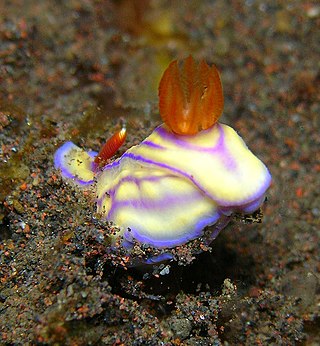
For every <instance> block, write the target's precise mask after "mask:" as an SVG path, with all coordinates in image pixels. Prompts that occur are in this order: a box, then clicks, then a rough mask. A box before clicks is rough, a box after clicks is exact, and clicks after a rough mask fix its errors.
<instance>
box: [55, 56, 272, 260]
mask: <svg viewBox="0 0 320 346" xmlns="http://www.w3.org/2000/svg"><path fill="white" fill-rule="evenodd" d="M166 85H167V86H168V90H167V89H166ZM159 94H160V95H159V98H160V107H159V108H160V114H161V116H162V118H163V120H164V121H165V124H162V125H160V126H159V127H157V128H156V129H155V130H154V131H153V132H152V133H151V135H150V136H149V137H147V138H146V139H145V140H144V141H143V142H141V143H140V144H139V145H137V146H133V147H132V148H130V149H129V150H127V151H126V152H125V153H124V154H123V155H122V156H121V157H120V158H118V159H117V160H115V161H113V162H111V163H107V164H106V165H105V166H104V167H102V168H101V169H99V170H97V169H96V166H95V157H97V153H95V152H85V151H84V150H82V149H80V148H79V147H77V146H76V145H74V144H73V143H71V142H67V143H65V144H64V145H63V146H62V147H60V148H59V149H58V150H57V151H56V153H55V157H54V164H55V167H56V168H57V169H60V170H61V174H62V176H63V177H64V178H66V179H72V180H73V181H74V182H75V183H76V184H78V185H79V186H82V187H83V188H86V187H88V186H92V185H94V186H95V189H96V196H97V201H96V203H97V211H98V213H99V214H100V215H101V217H102V218H104V219H106V220H108V221H112V222H114V223H115V224H116V225H118V226H119V227H120V228H119V229H120V231H119V232H118V233H117V234H116V235H113V236H112V237H113V238H114V240H118V239H122V245H123V246H124V247H126V248H127V249H128V251H129V252H130V249H131V247H132V246H133V243H135V242H138V243H141V244H146V245H149V246H151V247H154V248H157V249H167V248H168V249H170V248H174V247H176V246H179V245H183V244H185V243H187V242H189V241H191V240H193V239H196V238H198V237H200V236H202V235H203V230H204V228H205V227H206V226H210V225H218V224H219V222H221V225H222V226H221V228H222V227H223V226H225V224H226V223H227V222H222V220H225V219H226V218H228V217H230V215H232V214H233V213H252V212H254V211H255V210H257V209H258V208H259V207H260V206H261V204H262V203H263V201H264V197H265V192H266V190H267V189H268V187H269V186H270V183H271V175H270V173H269V171H268V169H267V168H266V166H265V165H264V164H263V163H262V162H261V161H260V160H259V159H258V158H257V157H256V156H254V154H253V153H252V152H251V151H250V150H249V149H248V148H247V146H246V144H245V143H244V141H243V140H242V139H241V137H240V136H239V135H238V134H237V133H236V132H235V131H234V130H233V129H232V128H231V127H229V126H227V125H225V124H222V123H218V122H217V120H218V118H219V116H220V114H221V112H222V108H223V96H222V87H221V82H220V78H219V74H218V72H217V71H216V68H215V67H211V68H210V67H208V65H206V64H205V63H204V62H201V63H200V64H199V65H196V64H195V63H194V61H193V59H192V58H191V57H189V58H187V59H186V60H185V61H184V65H183V67H182V69H181V70H179V67H178V65H177V63H176V62H174V63H172V64H170V65H169V68H168V69H167V70H166V72H165V73H164V77H163V79H162V81H161V82H160V87H159ZM175 95H177V99H175ZM170 109H172V115H170ZM199 109H200V111H199ZM114 152H115V150H113V151H112V153H114ZM95 181H96V182H95ZM219 230H220V229H219ZM215 231H217V229H215ZM216 233H217V232H216ZM163 258H164V257H160V259H159V260H161V259H163ZM156 260H157V259H154V261H156ZM147 261H148V260H147V259H146V262H147Z"/></svg>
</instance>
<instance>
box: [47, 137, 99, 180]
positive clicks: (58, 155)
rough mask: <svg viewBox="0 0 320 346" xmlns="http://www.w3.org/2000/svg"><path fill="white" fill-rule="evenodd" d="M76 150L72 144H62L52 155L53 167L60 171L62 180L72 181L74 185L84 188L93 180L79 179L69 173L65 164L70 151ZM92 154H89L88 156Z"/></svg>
mask: <svg viewBox="0 0 320 346" xmlns="http://www.w3.org/2000/svg"><path fill="white" fill-rule="evenodd" d="M74 149H78V147H77V146H76V145H75V144H74V143H72V142H66V143H64V144H63V145H62V146H61V147H60V148H59V149H58V150H57V151H56V152H55V154H54V159H53V160H54V166H55V168H56V169H60V171H61V175H62V176H63V177H64V178H67V179H72V180H73V181H74V182H75V183H77V184H79V185H81V186H85V185H90V184H92V183H93V182H94V180H83V179H79V178H78V176H77V175H75V174H73V173H71V171H70V170H69V169H68V163H67V162H66V156H67V155H69V154H70V152H71V150H74ZM92 153H93V152H90V154H89V155H90V156H91V154H92Z"/></svg>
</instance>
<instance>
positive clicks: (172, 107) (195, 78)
mask: <svg viewBox="0 0 320 346" xmlns="http://www.w3.org/2000/svg"><path fill="white" fill-rule="evenodd" d="M222 110H223V91H222V85H221V80H220V76H219V72H218V70H217V68H216V67H215V66H214V65H213V66H211V67H210V66H208V64H207V63H206V62H205V61H204V60H202V61H201V62H200V63H199V64H196V63H195V61H194V59H193V58H192V56H191V55H190V56H189V57H188V58H186V59H185V60H184V62H183V64H182V66H181V67H179V66H178V62H177V60H174V61H173V62H171V63H170V65H169V67H168V68H167V69H166V70H165V72H164V74H163V76H162V78H161V81H160V84H159V111H160V115H161V117H162V120H163V121H164V122H165V124H166V125H167V126H169V127H170V129H171V130H172V131H173V132H174V133H176V134H179V135H194V134H196V133H198V132H199V131H201V130H206V129H208V128H209V127H211V126H212V125H213V124H215V123H216V122H217V121H218V119H219V117H220V115H221V114H222Z"/></svg>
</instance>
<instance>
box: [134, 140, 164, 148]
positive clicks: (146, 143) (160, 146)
mask: <svg viewBox="0 0 320 346" xmlns="http://www.w3.org/2000/svg"><path fill="white" fill-rule="evenodd" d="M141 144H143V145H146V146H148V147H152V148H156V149H160V150H163V149H167V148H165V147H164V146H163V145H160V144H157V143H154V142H152V141H147V140H144V141H143V142H141V143H140V145H141Z"/></svg>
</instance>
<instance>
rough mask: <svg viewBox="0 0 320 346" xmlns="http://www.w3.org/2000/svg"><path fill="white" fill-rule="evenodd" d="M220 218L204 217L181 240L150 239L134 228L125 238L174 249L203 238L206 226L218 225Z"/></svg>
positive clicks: (216, 216) (215, 216)
mask: <svg viewBox="0 0 320 346" xmlns="http://www.w3.org/2000/svg"><path fill="white" fill-rule="evenodd" d="M219 217H220V216H219V214H218V213H217V214H215V215H212V216H209V217H204V218H202V219H200V220H199V221H198V222H197V223H196V225H195V226H194V228H193V229H192V230H191V231H190V232H188V233H186V234H184V235H183V236H182V237H180V238H176V239H171V240H155V239H150V238H149V237H147V236H145V235H141V234H139V232H137V230H135V229H134V228H130V229H131V230H130V231H128V230H126V231H125V232H124V235H123V236H124V238H125V239H126V240H127V241H129V242H132V240H133V239H136V240H137V241H138V242H140V243H144V244H148V245H151V246H155V247H159V248H173V247H175V246H179V245H182V244H184V243H186V242H188V241H190V240H193V239H195V238H198V237H199V236H201V235H202V234H203V230H204V228H205V227H206V226H209V225H213V224H214V223H216V222H217V220H218V219H219ZM171 234H174V232H171Z"/></svg>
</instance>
